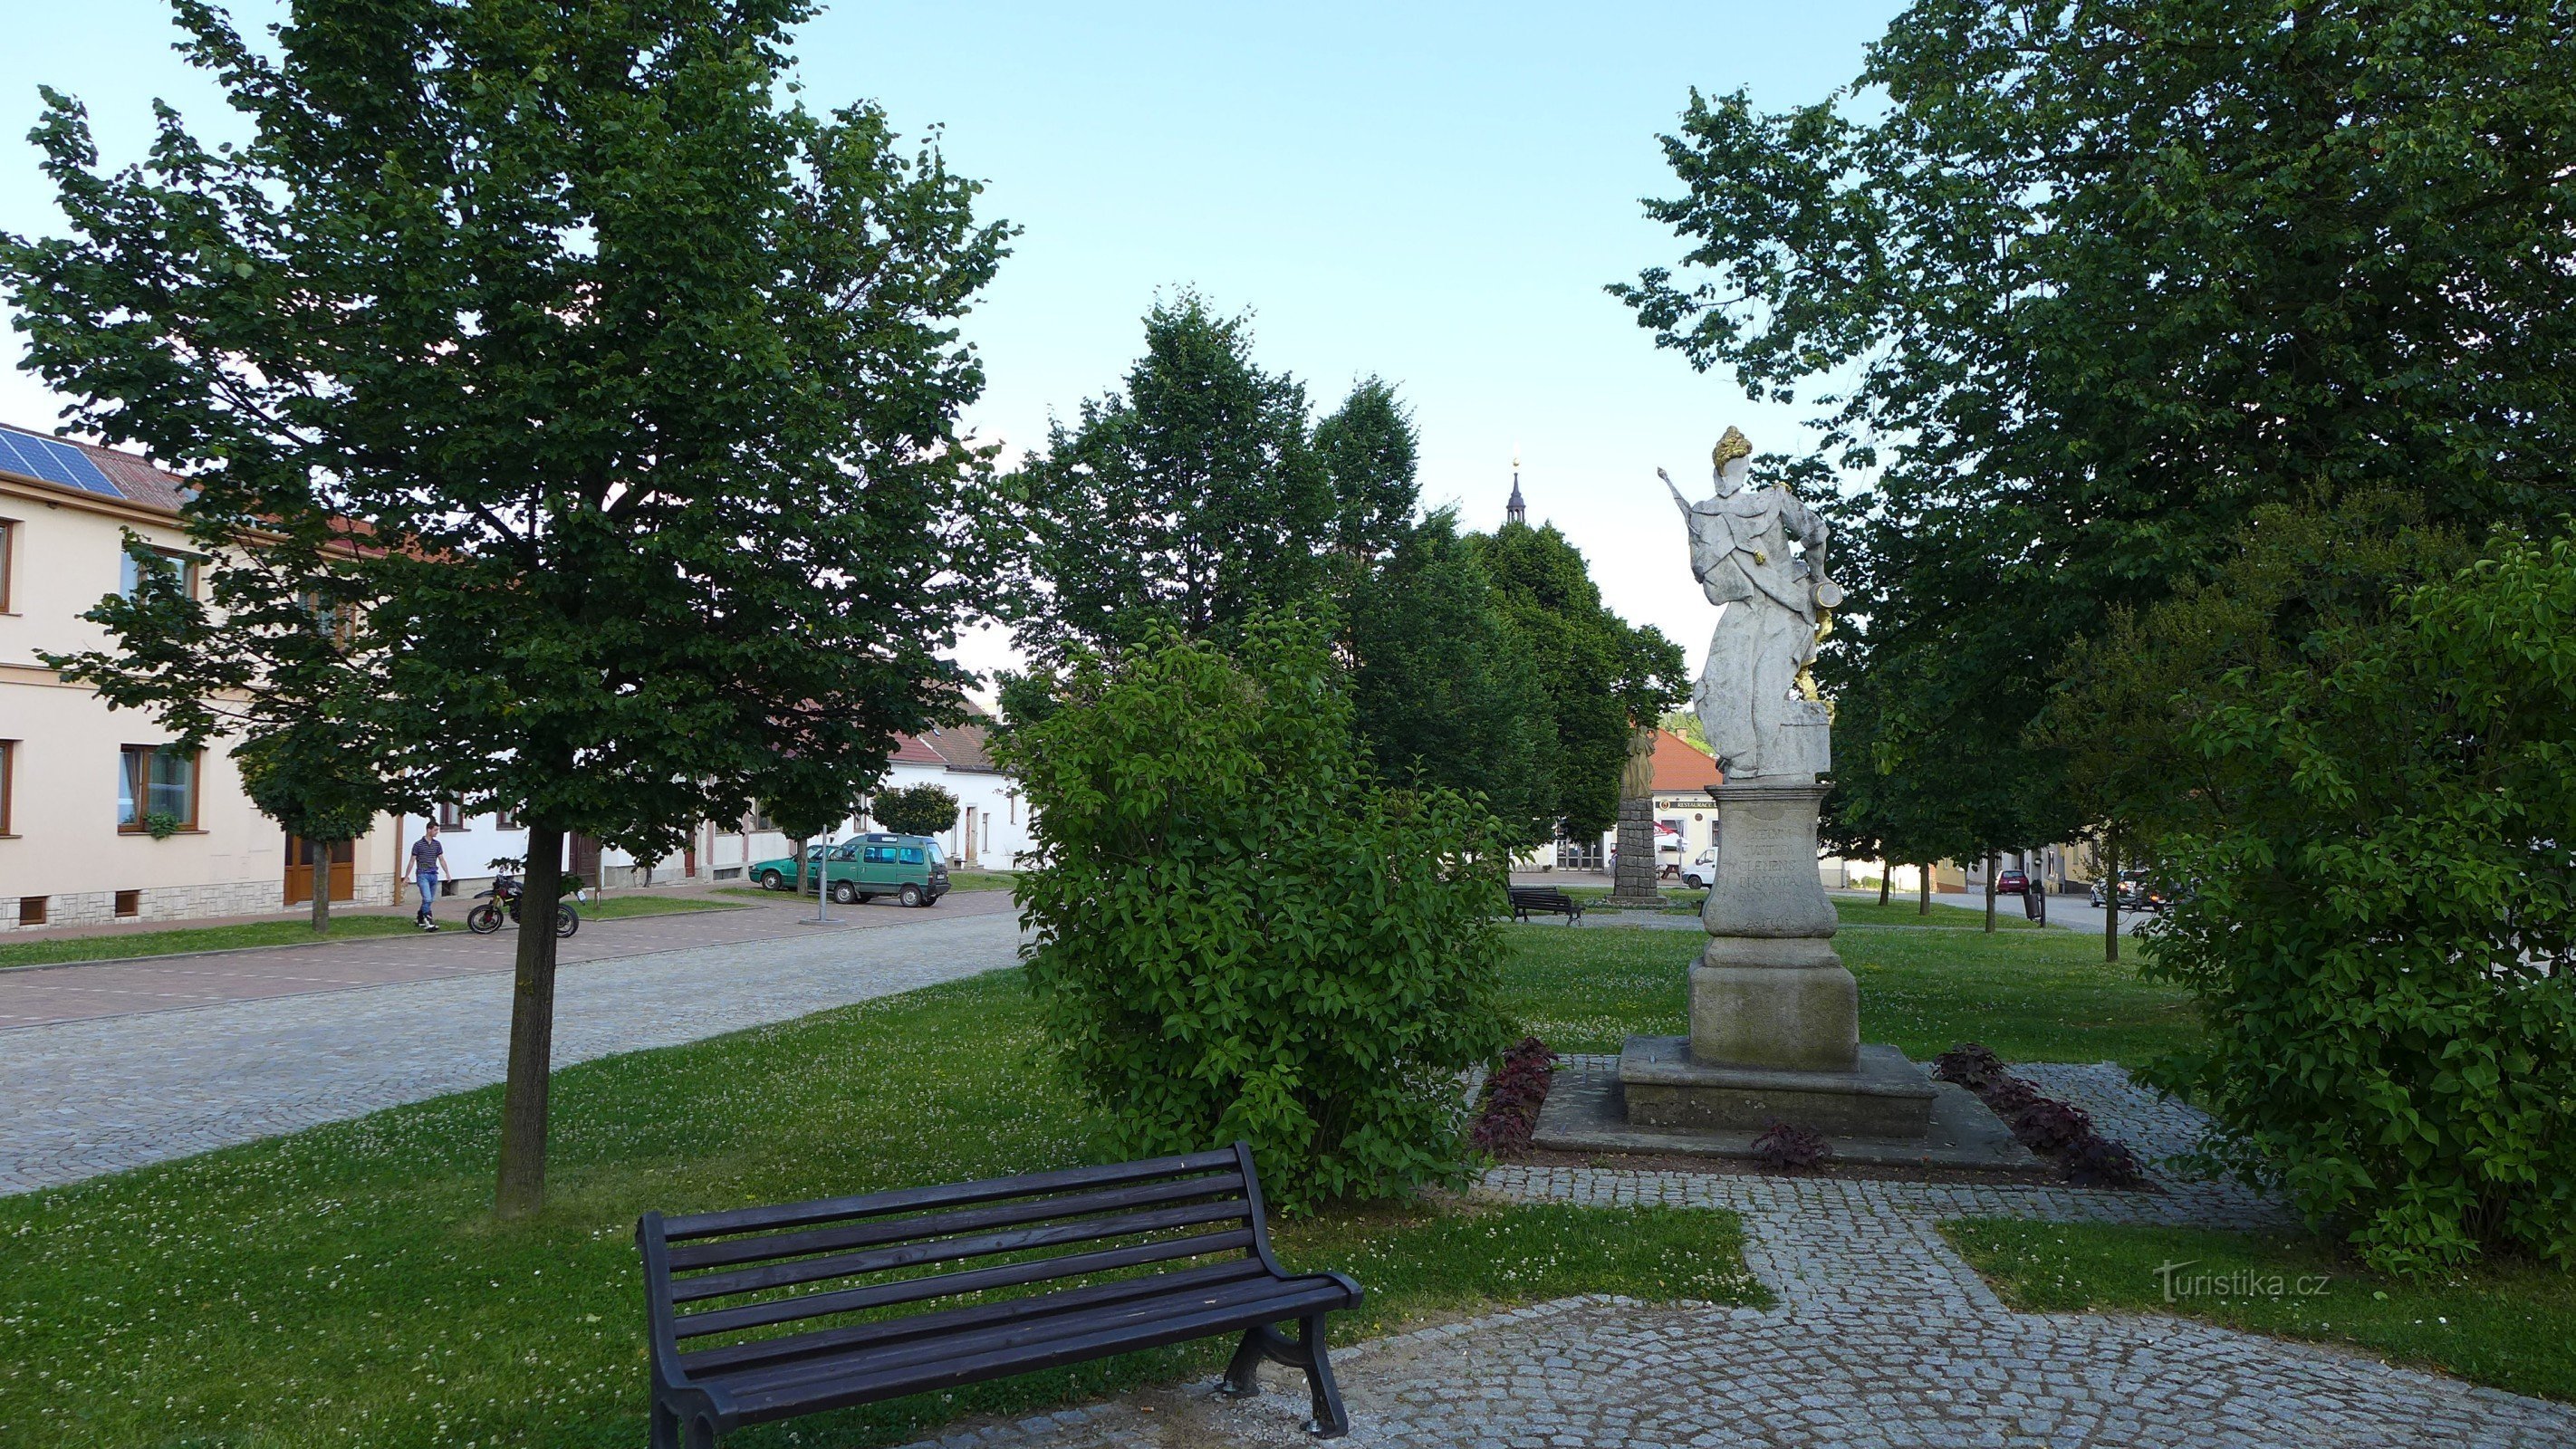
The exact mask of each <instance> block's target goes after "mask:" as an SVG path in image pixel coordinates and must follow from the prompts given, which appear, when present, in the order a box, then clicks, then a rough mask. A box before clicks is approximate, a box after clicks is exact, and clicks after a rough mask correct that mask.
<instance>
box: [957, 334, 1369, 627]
mask: <svg viewBox="0 0 2576 1449" xmlns="http://www.w3.org/2000/svg"><path fill="white" fill-rule="evenodd" d="M1353 450H1354V451H1357V452H1365V451H1366V449H1365V447H1364V446H1361V444H1360V440H1357V439H1354V440H1353ZM1003 492H1004V497H1005V499H1006V500H1007V502H1008V503H1009V505H1010V509H1009V515H1010V518H1011V520H1012V523H1013V525H1014V527H1015V530H1016V531H1015V532H1014V533H1013V534H1011V535H1010V536H1009V537H1007V538H1006V539H1005V540H1004V541H1003V542H1002V543H1000V544H999V545H998V551H999V553H1000V555H1001V557H1002V558H1003V559H1004V560H1005V561H1006V562H1005V565H1004V567H1005V571H1006V574H1007V576H1008V578H1009V581H1010V587H1009V588H1007V589H1006V590H1005V591H1004V592H1005V593H1006V594H1007V596H1008V597H1010V598H1011V599H1012V600H1013V601H1014V604H1015V608H1016V611H1017V614H1016V618H1015V621H1014V622H1015V623H1016V625H1017V635H1018V641H1019V644H1020V647H1021V648H1022V649H1023V650H1025V651H1027V653H1028V654H1029V655H1030V656H1031V657H1032V658H1034V659H1037V660H1039V661H1041V662H1052V661H1055V660H1057V659H1060V658H1062V657H1064V655H1065V653H1066V651H1067V650H1068V649H1069V648H1070V647H1071V646H1073V645H1075V644H1085V645H1089V646H1092V647H1095V648H1100V649H1107V650H1113V651H1114V650H1117V649H1122V648H1127V647H1132V646H1133V645H1135V644H1136V643H1138V642H1140V641H1141V640H1143V639H1144V638H1145V637H1146V636H1147V634H1149V633H1151V632H1152V631H1153V630H1154V629H1155V628H1157V627H1158V626H1160V625H1164V624H1169V625H1171V626H1173V627H1175V628H1178V629H1180V630H1182V631H1183V632H1184V633H1186V634H1189V635H1192V636H1193V637H1196V636H1202V635H1217V636H1220V637H1221V636H1224V635H1226V634H1228V633H1230V632H1231V631H1232V630H1234V629H1236V628H1239V627H1241V625H1242V624H1243V622H1244V621H1245V620H1247V619H1249V618H1250V617H1252V615H1253V614H1255V613H1256V612H1259V611H1261V610H1264V609H1268V608H1274V607H1293V606H1296V605H1301V604H1304V603H1307V602H1309V601H1311V600H1313V599H1315V598H1316V597H1318V596H1319V595H1320V594H1321V592H1322V590H1323V584H1324V567H1323V551H1324V548H1325V546H1326V545H1327V543H1328V542H1329V541H1330V540H1331V539H1332V538H1333V536H1334V533H1335V530H1336V527H1337V522H1336V507H1337V505H1336V501H1335V498H1334V493H1333V478H1332V476H1331V475H1330V474H1329V473H1328V472H1327V471H1326V469H1325V467H1324V464H1323V462H1322V460H1321V459H1320V458H1319V457H1318V456H1317V454H1316V452H1315V449H1314V447H1313V446H1312V444H1311V442H1310V441H1309V438H1308V435H1307V405H1306V391H1305V388H1304V387H1303V386H1302V385H1301V384H1299V383H1298V382H1297V381H1296V380H1295V379H1293V378H1290V377H1287V376H1284V375H1277V374H1272V373H1268V372H1264V371H1262V370H1261V368H1259V367H1258V366H1256V365H1255V364H1254V362H1253V360H1252V329H1251V326H1250V323H1249V321H1248V320H1247V319H1245V318H1241V317H1235V318H1224V317H1219V316H1217V315H1216V314H1215V313H1214V312H1212V311H1210V310H1209V309H1208V305H1207V303H1206V302H1205V301H1204V300H1203V299H1202V298H1200V297H1199V296H1198V294H1197V293H1195V292H1183V293H1181V294H1180V295H1179V297H1178V298H1177V299H1176V300H1173V301H1169V302H1163V301H1157V302H1156V303H1155V304H1154V308H1153V310H1152V311H1151V312H1149V313H1147V314H1146V317H1145V355H1144V356H1143V357H1142V358H1139V359H1138V360H1137V362H1136V365H1135V366H1134V367H1133V368H1131V369H1129V370H1128V373H1127V378H1126V383H1125V386H1124V387H1123V388H1122V389H1120V390H1117V391H1113V392H1111V393H1110V394H1109V395H1108V396H1106V397H1103V398H1098V399H1086V400H1084V402H1083V404H1082V410H1081V417H1080V421H1079V422H1078V423H1077V424H1076V425H1075V426H1074V427H1071V428H1067V427H1066V426H1064V425H1063V424H1062V423H1061V422H1057V423H1055V424H1053V425H1052V426H1051V427H1050V428H1049V430H1048V434H1047V446H1046V450H1045V451H1044V452H1043V453H1041V454H1038V455H1035V456H1032V457H1031V458H1030V459H1029V460H1028V461H1027V462H1026V463H1025V464H1023V465H1022V467H1021V468H1020V469H1019V471H1018V472H1017V473H1015V474H1013V475H1012V476H1011V477H1010V478H1009V479H1008V480H1007V481H1006V486H1005V488H1004V490H1003ZM1362 501H1365V500H1362ZM1354 506H1355V507H1357V506H1359V505H1358V504H1357V503H1355V505H1354Z"/></svg>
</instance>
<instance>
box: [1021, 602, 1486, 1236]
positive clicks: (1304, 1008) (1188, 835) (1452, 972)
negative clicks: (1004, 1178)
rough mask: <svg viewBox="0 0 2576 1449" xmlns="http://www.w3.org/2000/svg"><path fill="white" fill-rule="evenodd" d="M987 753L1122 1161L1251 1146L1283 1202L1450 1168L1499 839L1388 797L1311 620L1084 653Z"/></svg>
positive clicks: (1042, 957) (1066, 1035)
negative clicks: (1217, 639) (1044, 704)
mask: <svg viewBox="0 0 2576 1449" xmlns="http://www.w3.org/2000/svg"><path fill="white" fill-rule="evenodd" d="M1056 683H1057V687H1056V690H1055V696H1056V698H1057V700H1058V701H1059V703H1058V707H1057V708H1055V709H1054V710H1053V711H1052V712H1051V713H1049V714H1048V715H1047V716H1046V717H1045V718H1044V719H1042V720H1036V721H1032V722H1030V723H1027V724H1025V725H1020V726H1016V727H1015V728H1013V729H1012V730H1011V731H1010V732H1009V735H1008V736H1007V737H1006V738H1005V739H1004V740H1003V741H1002V742H1001V744H1000V750H1001V753H1002V756H1003V759H1004V760H1005V762H1006V764H1007V765H1008V766H1009V768H1011V769H1012V770H1014V771H1015V772H1016V773H1017V774H1018V775H1019V777H1020V779H1021V780H1022V782H1023V784H1024V786H1025V788H1026V789H1027V791H1028V798H1029V801H1030V803H1031V805H1032V807H1033V816H1032V818H1033V822H1034V824H1033V827H1032V829H1033V832H1034V834H1035V837H1036V850H1035V857H1034V861H1033V866H1032V868H1031V869H1029V870H1027V871H1025V872H1024V873H1023V874H1022V875H1021V876H1020V878H1019V881H1018V882H1017V884H1016V886H1015V893H1016V896H1017V899H1018V901H1019V904H1020V906H1021V909H1022V910H1023V911H1024V912H1025V913H1026V915H1027V917H1028V919H1029V920H1030V922H1031V924H1032V925H1033V926H1034V927H1035V928H1036V932H1037V944H1036V945H1035V946H1034V947H1032V948H1031V949H1030V951H1029V953H1028V966H1029V980H1030V985H1031V988H1032V989H1033V990H1034V991H1035V993H1036V995H1037V998H1038V1000H1039V1002H1040V1005H1041V1009H1042V1012H1043V1015H1044V1019H1045V1024H1046V1029H1047V1034H1048V1038H1049V1040H1050V1042H1051V1043H1052V1046H1053V1049H1054V1051H1055V1053H1056V1054H1057V1056H1058V1058H1059V1059H1060V1061H1061V1063H1062V1065H1063V1067H1064V1068H1065V1069H1066V1071H1067V1072H1068V1073H1069V1074H1070V1076H1071V1078H1072V1081H1073V1082H1074V1084H1075V1085H1076V1087H1077V1088H1078V1089H1079V1090H1080V1091H1081V1092H1082V1093H1083V1094H1085V1095H1086V1096H1087V1097H1089V1098H1090V1099H1091V1100H1092V1101H1093V1102H1094V1103H1096V1104H1098V1105H1099V1106H1101V1107H1102V1108H1104V1109H1106V1110H1107V1111H1108V1113H1109V1114H1110V1115H1112V1116H1113V1117H1114V1118H1115V1119H1116V1121H1117V1122H1118V1124H1119V1130H1120V1132H1121V1134H1122V1136H1123V1139H1124V1141H1123V1146H1124V1147H1125V1148H1126V1149H1127V1150H1129V1151H1131V1152H1135V1153H1139V1154H1150V1153H1163V1152H1182V1151H1193V1150H1197V1149H1201V1148H1205V1147H1209V1146H1211V1145H1215V1144H1220V1143H1224V1142H1227V1141H1231V1140H1233V1139H1235V1138H1238V1137H1240V1138H1245V1139H1248V1140H1250V1141H1251V1142H1252V1143H1253V1145H1254V1149H1255V1151H1256V1153H1257V1154H1258V1157H1259V1159H1260V1164H1261V1171H1262V1174H1263V1180H1264V1182H1265V1183H1266V1184H1268V1186H1269V1190H1270V1192H1271V1195H1272V1197H1273V1198H1274V1200H1276V1201H1277V1202H1278V1203H1280V1204H1281V1205H1282V1206H1284V1207H1287V1208H1290V1209H1302V1208H1307V1207H1311V1206H1313V1205H1314V1204H1315V1203H1317V1202H1319V1201H1321V1200H1324V1199H1328V1198H1337V1197H1345V1196H1363V1197H1365V1196H1377V1195H1382V1194H1388V1193H1393V1192H1395V1191H1398V1190H1400V1189H1402V1188H1405V1187H1407V1186H1410V1185H1413V1184H1417V1183H1422V1182H1426V1181H1440V1180H1455V1179H1456V1178H1458V1177H1459V1176H1460V1175H1461V1174H1462V1173H1463V1171H1464V1163H1465V1161H1466V1155H1467V1154H1466V1150H1465V1145H1464V1142H1463V1137H1462V1130H1463V1128H1464V1126H1465V1115H1466V1109H1465V1103H1464V1101H1463V1098H1462V1095H1461V1085H1460V1080H1459V1076H1460V1073H1461V1072H1463V1071H1464V1070H1465V1069H1466V1068H1467V1067H1468V1066H1469V1065H1471V1064H1472V1063H1475V1062H1479V1061H1485V1060H1489V1059H1491V1058H1492V1057H1493V1056H1494V1055H1495V1054H1496V1053H1497V1052H1499V1051H1500V1050H1501V1049H1502V1048H1503V1046H1504V1044H1505V1042H1506V1041H1507V1040H1508V1035H1507V1033H1506V1031H1505V1028H1504V1023H1503V1020H1502V1017H1501V1014H1500V1012H1499V1010H1498V1008H1497V1005H1496V993H1497V990H1498V977H1499V970H1500V950H1501V942H1500V937H1499V934H1498V931H1497V928H1496V926H1495V918H1496V916H1497V914H1498V913H1499V912H1500V911H1501V910H1502V907H1503V903H1504V884H1505V874H1504V872H1505V870H1506V866H1507V860H1506V856H1505V854H1504V851H1503V849H1502V846H1501V840H1500V833H1499V826H1498V825H1497V823H1496V822H1495V820H1494V819H1493V817H1492V816H1491V815H1490V814H1489V813H1487V812H1486V811H1485V810H1484V809H1483V808H1482V807H1481V806H1480V805H1479V804H1478V803H1477V802H1475V801H1472V800H1469V799H1467V798H1464V797H1461V796H1459V795H1457V794H1454V793H1451V792H1449V791H1446V790H1440V789H1427V790H1421V791H1409V790H1395V789H1389V788H1386V787H1384V786H1383V785H1382V784H1381V783H1380V782H1379V781H1377V780H1376V779H1375V778H1374V777H1372V775H1371V774H1370V773H1369V771H1368V769H1367V767H1366V765H1365V764H1364V762H1363V758H1362V756H1361V754H1360V752H1359V751H1358V749H1357V748H1356V747H1355V745H1354V742H1353V734H1352V729H1351V711H1350V706H1349V704H1348V702H1347V701H1346V699H1345V698H1344V696H1343V694H1342V691H1341V686H1340V682H1339V671H1338V670H1337V668H1336V667H1335V665H1334V661H1333V657H1332V654H1331V649H1330V644H1329V641H1328V639H1327V637H1326V636H1325V634H1324V632H1323V631H1322V630H1321V629H1319V628H1317V627H1315V626H1312V625H1309V624H1306V623H1302V622H1297V621H1293V620H1272V621H1268V622H1264V623H1260V624H1257V625H1254V626H1252V627H1251V628H1249V629H1248V630H1247V631H1246V632H1245V634H1244V635H1243V637H1242V639H1241V642H1240V644H1239V645H1238V647H1237V648H1236V650H1235V651H1234V653H1233V654H1232V655H1229V654H1228V653H1226V652H1225V651H1223V650H1221V649H1219V648H1217V647H1216V646H1215V645H1213V644H1209V643H1204V642H1191V641H1187V640H1184V639H1182V638H1180V637H1178V636H1177V635H1174V634H1170V633H1165V634H1162V635H1160V636H1158V637H1157V638H1155V639H1154V640H1153V641H1152V642H1151V643H1150V644H1149V645H1148V647H1146V648H1144V649H1142V650H1139V651H1137V652H1135V653H1134V654H1132V655H1130V656H1129V657H1127V658H1125V659H1123V660H1121V661H1119V662H1117V663H1115V664H1114V665H1113V664H1110V663H1107V662H1104V661H1102V660H1100V659H1098V658H1096V657H1080V658H1077V659H1076V660H1075V661H1074V663H1073V664H1072V666H1071V668H1070V670H1069V672H1068V673H1067V674H1066V676H1065V677H1063V678H1061V679H1059V680H1058V681H1057V682H1056Z"/></svg>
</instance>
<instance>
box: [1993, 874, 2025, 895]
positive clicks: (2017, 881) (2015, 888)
mask: <svg viewBox="0 0 2576 1449" xmlns="http://www.w3.org/2000/svg"><path fill="white" fill-rule="evenodd" d="M2029 889H2030V874H2029V872H2027V871H2018V870H2008V871H2004V872H2002V873H2000V874H1998V875H1997V876H1996V877H1995V894H1996V895H1999V896H2017V895H2020V894H2021V893H2022V892H2024V891H2026V890H2029Z"/></svg>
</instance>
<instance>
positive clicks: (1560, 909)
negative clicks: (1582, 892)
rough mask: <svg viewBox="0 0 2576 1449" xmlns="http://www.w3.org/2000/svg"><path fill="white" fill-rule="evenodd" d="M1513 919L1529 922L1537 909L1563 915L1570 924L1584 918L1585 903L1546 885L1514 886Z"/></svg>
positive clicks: (1538, 911)
mask: <svg viewBox="0 0 2576 1449" xmlns="http://www.w3.org/2000/svg"><path fill="white" fill-rule="evenodd" d="M1510 890H1511V893H1512V919H1513V920H1515V921H1521V922H1527V921H1528V920H1529V918H1530V913H1531V912H1533V911H1535V912H1537V913H1538V914H1540V915H1543V916H1550V915H1552V916H1563V917H1565V923H1566V924H1567V925H1569V926H1571V925H1573V924H1574V923H1575V922H1577V921H1579V920H1582V919H1583V903H1582V902H1581V901H1578V900H1576V899H1575V898H1574V897H1572V896H1570V895H1567V894H1566V893H1565V892H1563V891H1560V890H1550V889H1549V888H1547V887H1546V886H1512V887H1510Z"/></svg>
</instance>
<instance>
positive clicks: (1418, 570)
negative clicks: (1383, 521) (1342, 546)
mask: <svg viewBox="0 0 2576 1449" xmlns="http://www.w3.org/2000/svg"><path fill="white" fill-rule="evenodd" d="M1343 616H1344V618H1345V619H1346V620H1347V621H1348V622H1347V624H1346V625H1345V628H1346V631H1347V633H1346V642H1347V645H1348V649H1347V653H1348V657H1349V659H1350V695H1351V707H1352V714H1353V721H1354V724H1355V726H1356V727H1357V729H1358V730H1359V735H1360V739H1361V740H1362V742H1363V743H1364V744H1365V745H1366V747H1367V749H1368V752H1369V755H1370V757H1371V759H1372V760H1373V761H1374V762H1375V764H1376V766H1377V769H1378V773H1379V774H1380V775H1381V776H1382V777H1383V778H1385V779H1388V780H1391V781H1395V782H1397V783H1399V784H1404V785H1414V786H1420V785H1439V786H1443V787H1446V788H1448V789H1451V790H1455V791H1457V792H1459V793H1460V794H1463V795H1471V796H1475V797H1477V798H1479V799H1481V800H1483V801H1484V803H1485V805H1486V807H1487V808H1488V809H1490V810H1492V811H1493V812H1494V814H1495V816H1496V817H1497V818H1498V819H1500V820H1501V822H1502V825H1503V830H1504V834H1505V836H1506V837H1507V838H1508V839H1509V840H1510V842H1511V843H1512V845H1513V846H1515V847H1517V848H1526V847H1528V846H1532V845H1536V844H1538V843H1539V842H1540V841H1543V840H1546V839H1547V838H1549V836H1550V835H1552V834H1553V833H1554V831H1555V828H1556V809H1555V801H1556V779H1557V769H1556V752H1557V737H1556V721H1555V716H1554V714H1553V712H1552V710H1551V708H1550V704H1549V700H1548V698H1547V695H1546V693H1545V692H1544V691H1543V690H1542V689H1541V687H1540V684H1539V680H1538V674H1537V670H1536V667H1535V666H1534V664H1533V662H1532V659H1531V652H1530V649H1529V647H1528V644H1527V643H1526V641H1524V640H1523V639H1522V638H1521V636H1520V634H1519V632H1518V631H1517V630H1516V629H1514V628H1513V627H1512V625H1511V623H1510V621H1509V620H1508V619H1506V618H1505V617H1504V615H1503V612H1502V609H1501V607H1500V604H1499V601H1498V600H1497V598H1496V596H1495V592H1494V585H1493V580H1492V579H1490V578H1489V577H1487V576H1486V573H1485V570H1484V566H1483V565H1482V564H1481V563H1480V562H1478V560H1477V556H1476V550H1475V548H1474V547H1473V546H1472V545H1471V544H1470V543H1469V542H1468V541H1467V540H1465V539H1463V538H1461V537H1459V535H1458V531H1457V519H1456V517H1455V516H1454V515H1452V514H1450V513H1449V512H1447V511H1446V510H1443V511H1441V512H1439V513H1435V514H1433V515H1432V516H1431V517H1429V518H1427V519H1425V520H1423V521H1422V522H1421V523H1420V524H1419V525H1417V526H1415V527H1413V528H1412V529H1410V530H1407V531H1406V532H1404V533H1403V534H1401V535H1400V536H1398V537H1397V538H1396V540H1395V542H1394V544H1393V546H1392V548H1391V549H1390V550H1389V551H1388V552H1387V553H1386V555H1385V557H1384V558H1382V559H1380V560H1379V561H1378V563H1377V564H1376V566H1375V567H1374V568H1372V569H1370V570H1368V571H1367V572H1366V573H1365V574H1364V575H1362V577H1361V580H1360V582H1359V583H1358V585H1357V588H1356V592H1355V594H1354V596H1353V597H1351V598H1349V599H1347V600H1346V601H1345V602H1344V605H1343Z"/></svg>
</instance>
